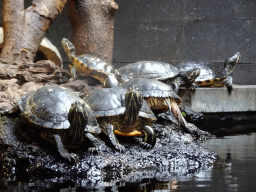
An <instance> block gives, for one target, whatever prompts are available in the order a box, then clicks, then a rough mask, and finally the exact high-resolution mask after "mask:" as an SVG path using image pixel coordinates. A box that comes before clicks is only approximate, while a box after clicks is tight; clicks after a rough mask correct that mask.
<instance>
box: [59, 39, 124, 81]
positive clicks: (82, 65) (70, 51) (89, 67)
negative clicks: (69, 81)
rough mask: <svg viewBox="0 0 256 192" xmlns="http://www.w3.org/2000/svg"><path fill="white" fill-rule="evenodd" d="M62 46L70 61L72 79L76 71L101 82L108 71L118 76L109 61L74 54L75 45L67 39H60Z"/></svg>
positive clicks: (92, 56) (87, 55)
mask: <svg viewBox="0 0 256 192" xmlns="http://www.w3.org/2000/svg"><path fill="white" fill-rule="evenodd" d="M62 46H63V48H64V50H65V52H66V53H67V55H68V58H69V60H70V61H71V63H72V66H70V67H71V75H72V78H73V79H75V78H76V71H80V72H82V73H83V74H85V75H90V76H92V77H93V78H95V79H97V80H99V81H101V82H104V81H105V79H106V78H107V75H108V74H109V73H114V74H116V75H117V76H120V75H119V74H118V71H117V70H115V69H114V67H113V66H112V65H111V63H107V62H105V61H104V60H102V59H100V58H98V57H96V56H94V55H90V54H83V55H76V54H75V47H74V45H73V44H72V43H71V42H70V41H69V40H68V39H65V38H63V39H62Z"/></svg>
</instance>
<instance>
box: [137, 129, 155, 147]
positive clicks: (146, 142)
mask: <svg viewBox="0 0 256 192" xmlns="http://www.w3.org/2000/svg"><path fill="white" fill-rule="evenodd" d="M142 131H143V132H144V135H145V136H144V139H143V141H141V140H139V138H137V137H135V138H134V139H135V141H136V142H137V143H138V144H139V145H140V146H141V147H142V148H143V149H151V148H153V147H154V146H155V144H156V134H155V131H154V129H152V127H150V126H148V125H146V126H144V129H143V130H142Z"/></svg>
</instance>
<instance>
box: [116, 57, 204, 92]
mask: <svg viewBox="0 0 256 192" xmlns="http://www.w3.org/2000/svg"><path fill="white" fill-rule="evenodd" d="M118 72H119V73H120V74H121V77H122V79H123V80H124V81H129V80H131V79H135V78H144V79H157V80H160V81H162V82H164V83H167V84H169V85H172V87H173V89H174V91H175V92H176V93H177V92H178V89H179V87H180V86H185V87H187V88H190V89H194V88H195V87H197V85H196V84H194V81H195V79H196V78H197V77H198V75H199V73H200V70H198V69H192V70H190V71H179V70H178V68H177V67H174V66H173V65H171V64H169V63H163V62H157V61H138V62H135V63H131V64H128V65H126V66H124V67H121V68H119V69H118Z"/></svg>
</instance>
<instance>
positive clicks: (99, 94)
mask: <svg viewBox="0 0 256 192" xmlns="http://www.w3.org/2000/svg"><path fill="white" fill-rule="evenodd" d="M85 102H86V103H88V104H89V105H90V107H91V109H92V110H93V111H94V114H95V117H96V118H97V121H98V123H99V125H100V127H101V128H102V130H103V132H104V133H105V134H106V135H107V136H108V137H109V139H110V141H111V143H112V144H113V146H114V147H115V148H116V149H117V150H118V151H120V152H125V147H124V146H123V145H121V144H119V142H118V140H117V138H116V134H117V135H122V136H131V137H133V139H134V140H135V141H136V142H137V143H139V145H140V146H141V147H143V148H144V149H148V148H152V147H154V145H155V143H156V135H155V132H154V130H153V129H152V128H151V127H150V125H152V124H153V122H154V121H155V120H156V117H155V115H154V113H153V112H152V111H151V109H150V107H149V106H148V104H147V102H146V101H145V100H144V99H143V97H142V95H141V94H140V93H139V92H138V90H137V89H135V88H133V87H131V88H130V89H128V90H127V89H124V88H103V89H99V90H96V91H94V92H93V93H91V94H90V95H88V96H87V97H86V98H85ZM136 136H143V138H144V139H143V141H141V140H140V138H138V137H136Z"/></svg>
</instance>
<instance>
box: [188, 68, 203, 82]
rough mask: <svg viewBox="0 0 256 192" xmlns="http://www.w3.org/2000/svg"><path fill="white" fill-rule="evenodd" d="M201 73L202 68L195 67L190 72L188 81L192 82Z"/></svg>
mask: <svg viewBox="0 0 256 192" xmlns="http://www.w3.org/2000/svg"><path fill="white" fill-rule="evenodd" d="M199 75H200V69H199V68H194V69H192V70H191V71H189V72H188V74H187V78H188V81H189V82H190V83H191V84H192V83H194V81H195V80H196V78H197V77H198V76H199Z"/></svg>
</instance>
